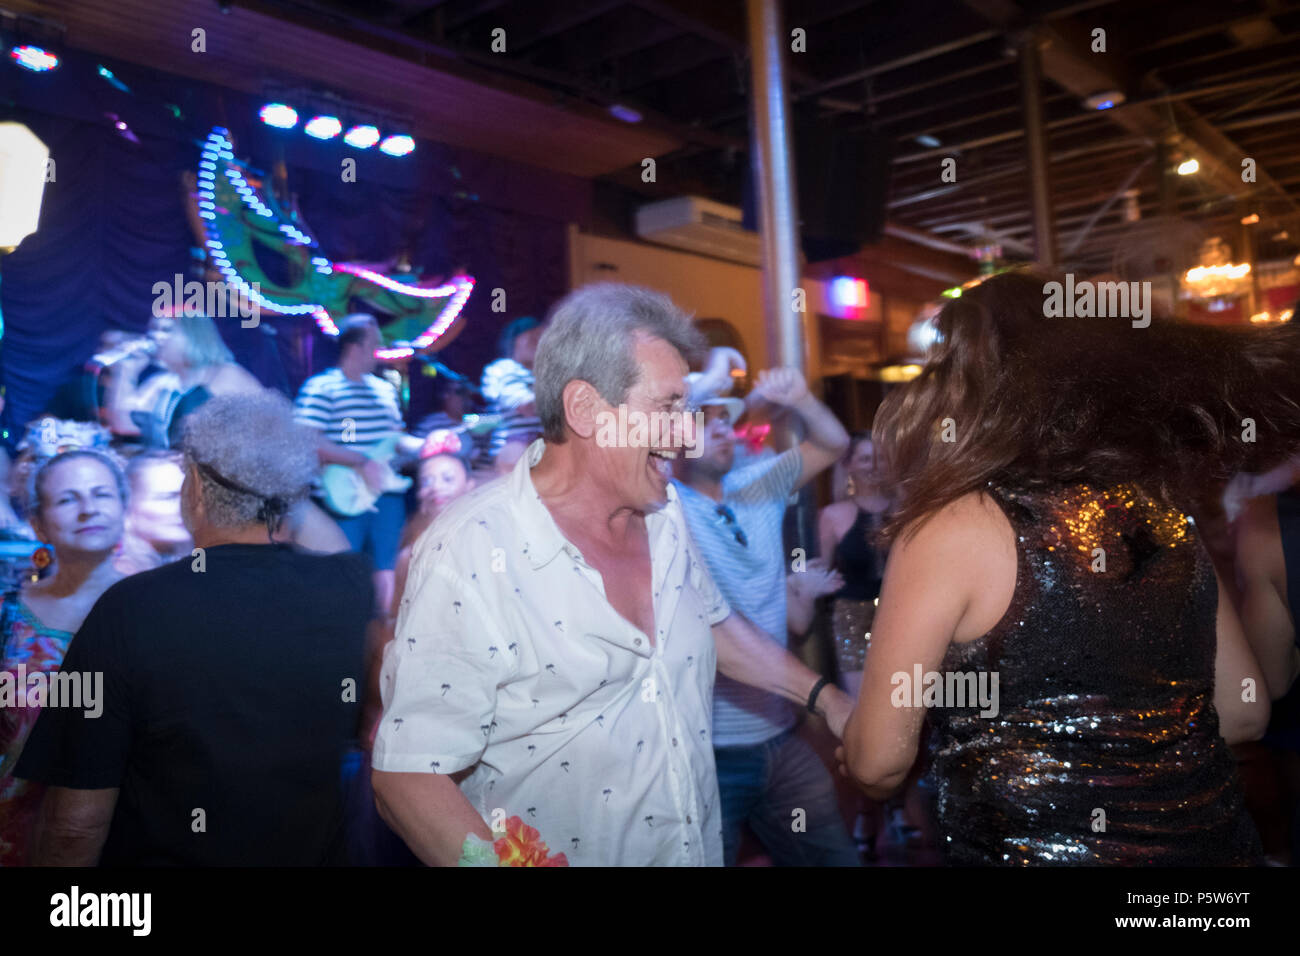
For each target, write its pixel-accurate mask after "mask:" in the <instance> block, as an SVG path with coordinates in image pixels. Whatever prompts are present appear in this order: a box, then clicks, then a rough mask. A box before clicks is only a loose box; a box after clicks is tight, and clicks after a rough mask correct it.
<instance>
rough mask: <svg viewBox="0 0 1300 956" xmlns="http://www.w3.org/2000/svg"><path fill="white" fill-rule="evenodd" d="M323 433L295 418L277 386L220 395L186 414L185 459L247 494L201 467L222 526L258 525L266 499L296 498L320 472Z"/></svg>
mask: <svg viewBox="0 0 1300 956" xmlns="http://www.w3.org/2000/svg"><path fill="white" fill-rule="evenodd" d="M317 442H318V436H317V433H316V432H315V431H313V430H312V429H310V428H308V427H307V426H306V425H300V424H298V423H297V422H295V421H294V420H293V408H292V406H290V404H289V402H288V400H286V399H285V398H284V396H282V395H280V394H278V393H276V392H272V391H266V390H263V391H258V392H250V393H243V394H238V395H218V396H217V397H216V398H212V399H210V400H208V401H206V402H204V403H203V404H202V405H200V406H199V408H198V409H197V410H195V412H194V413H193V414H192V415H189V416H188V417H187V418H186V419H185V438H184V443H183V447H184V450H185V460H186V463H187V464H188V463H193V464H196V465H206V466H208V467H209V468H211V469H212V470H214V471H216V472H217V473H218V474H220V475H221V476H222V477H223V478H225V479H227V480H228V481H229V482H231V483H233V484H237V485H239V486H241V487H244V488H247V489H249V491H251V492H254V493H255V494H256V495H258V496H261V497H256V496H255V495H254V494H245V493H243V492H240V491H235V490H233V489H232V488H227V487H223V486H222V485H221V484H219V483H218V482H217V481H215V480H213V479H212V478H211V477H209V476H208V475H205V474H203V471H202V470H200V471H199V480H200V481H201V482H202V485H201V489H202V494H203V506H204V511H205V513H206V516H207V520H208V521H210V522H211V523H212V524H214V525H217V526H218V527H223V528H237V527H241V526H243V525H247V524H253V523H256V522H258V521H261V520H262V519H261V518H260V517H259V512H261V510H262V507H263V500H264V499H266V498H280V499H283V500H284V501H285V502H293V501H296V500H298V499H300V498H303V497H305V496H306V495H307V492H308V491H309V490H310V488H311V483H312V481H313V480H314V479H315V477H316V473H317V470H318V467H319V459H318V458H317V457H316V446H317Z"/></svg>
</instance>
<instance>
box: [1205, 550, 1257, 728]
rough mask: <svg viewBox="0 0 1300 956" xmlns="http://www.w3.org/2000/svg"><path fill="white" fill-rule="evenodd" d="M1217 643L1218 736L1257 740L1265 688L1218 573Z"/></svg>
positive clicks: (1216, 692) (1215, 692) (1216, 703)
mask: <svg viewBox="0 0 1300 956" xmlns="http://www.w3.org/2000/svg"><path fill="white" fill-rule="evenodd" d="M1214 576H1215V579H1216V580H1217V581H1218V582H1219V611H1218V615H1217V618H1216V622H1215V623H1216V629H1217V632H1218V640H1217V642H1216V646H1215V652H1214V709H1215V710H1217V711H1218V712H1219V733H1220V734H1221V735H1222V736H1223V739H1224V740H1226V741H1227V742H1228V743H1230V744H1239V743H1245V742H1246V741H1249V740H1259V738H1260V737H1263V736H1264V731H1265V730H1267V729H1268V718H1269V713H1270V709H1271V708H1270V705H1269V688H1268V683H1267V682H1266V681H1265V679H1264V673H1263V671H1262V670H1260V667H1259V663H1258V662H1257V661H1256V660H1255V655H1254V653H1252V652H1251V649H1250V644H1249V643H1248V642H1247V640H1246V635H1245V634H1244V633H1243V632H1242V629H1241V621H1240V620H1238V618H1237V611H1236V609H1235V608H1234V607H1233V606H1232V596H1231V595H1230V594H1229V593H1228V588H1227V585H1225V584H1224V582H1223V578H1221V577H1220V576H1219V574H1218V572H1217V571H1216V572H1215V575H1214Z"/></svg>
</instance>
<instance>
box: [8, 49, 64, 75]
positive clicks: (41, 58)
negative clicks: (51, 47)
mask: <svg viewBox="0 0 1300 956" xmlns="http://www.w3.org/2000/svg"><path fill="white" fill-rule="evenodd" d="M9 57H10V59H12V60H13V61H14V62H15V63H17V64H18V65H19V66H21V67H22V68H23V69H24V70H31V71H32V72H33V73H47V72H49V71H50V70H53V69H54V68H55V67H57V66H58V65H59V58H58V57H57V56H55V55H54V54H53V53H50V52H49V51H47V50H44V49H42V48H41V47H38V46H31V45H30V44H26V43H24V44H23V45H22V46H16V47H14V48H13V49H12V50H10V51H9Z"/></svg>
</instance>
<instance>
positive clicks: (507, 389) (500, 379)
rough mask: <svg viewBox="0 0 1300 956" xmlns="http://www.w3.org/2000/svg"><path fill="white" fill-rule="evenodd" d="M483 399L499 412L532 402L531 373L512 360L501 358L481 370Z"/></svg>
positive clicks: (510, 410)
mask: <svg viewBox="0 0 1300 956" xmlns="http://www.w3.org/2000/svg"><path fill="white" fill-rule="evenodd" d="M483 397H484V398H485V399H486V400H487V401H488V402H490V403H491V404H492V405H494V406H495V407H496V409H497V410H498V411H501V412H513V411H514V410H515V409H517V408H519V407H520V406H522V405H527V404H528V403H529V402H531V401H533V373H532V372H530V371H529V370H528V369H527V368H526V367H525V366H524V365H522V364H521V363H519V362H516V361H515V360H514V359H508V358H501V359H497V360H496V361H495V362H493V363H492V364H490V365H489V366H488V367H487V368H485V369H483Z"/></svg>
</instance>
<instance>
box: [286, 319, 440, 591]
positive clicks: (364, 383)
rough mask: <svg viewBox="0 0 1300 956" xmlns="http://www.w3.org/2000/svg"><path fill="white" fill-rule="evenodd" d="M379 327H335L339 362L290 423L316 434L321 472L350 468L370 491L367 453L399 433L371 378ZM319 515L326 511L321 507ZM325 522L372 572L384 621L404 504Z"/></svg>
mask: <svg viewBox="0 0 1300 956" xmlns="http://www.w3.org/2000/svg"><path fill="white" fill-rule="evenodd" d="M380 343H381V339H380V337H379V325H378V323H377V322H376V321H375V318H374V316H371V315H364V314H357V315H350V316H348V317H347V318H346V319H344V320H343V322H342V324H341V326H340V329H339V361H338V365H337V366H335V367H334V368H330V369H326V370H325V371H323V372H321V373H319V374H318V375H313V376H312V377H311V378H309V379H307V381H305V382H303V383H302V388H300V389H299V390H298V399H297V401H296V402H295V403H294V418H295V419H296V420H297V421H299V422H301V423H302V424H304V425H309V426H311V427H312V428H315V429H317V430H318V431H319V432H320V433H321V437H320V445H319V448H318V451H319V454H320V460H321V464H322V465H346V466H348V467H350V468H355V469H356V470H357V471H358V472H359V473H360V475H361V477H362V478H363V479H364V481H365V483H366V485H367V486H369V488H370V489H371V491H376V492H378V491H380V490H381V489H382V488H383V485H384V479H385V477H386V474H387V472H386V470H385V468H384V463H383V462H380V461H377V460H374V459H372V458H371V457H370V456H369V455H368V454H367V453H368V452H369V451H370V450H371V449H373V448H374V447H375V446H376V445H377V444H378V443H379V442H381V441H383V440H384V439H385V438H388V437H389V436H391V435H393V434H402V433H403V432H404V431H405V422H404V420H403V417H402V405H401V400H400V398H399V397H398V394H397V389H396V388H395V387H394V386H393V384H392V383H391V382H387V381H385V380H384V379H382V378H380V377H379V376H378V375H375V374H374V371H375V367H376V365H377V364H378V361H377V359H376V358H375V350H376V349H378V348H379V346H380ZM400 447H401V448H402V449H403V450H414V449H418V447H419V440H418V439H414V438H410V437H409V436H404V438H403V441H402V442H401V443H400ZM321 504H322V506H323V507H325V509H326V510H327V511H330V509H329V507H328V505H325V503H324V502H322V503H321ZM330 514H331V515H332V517H333V518H334V520H335V521H337V522H338V524H339V527H340V528H342V529H343V533H344V534H345V535H347V538H348V542H349V543H350V544H351V545H352V550H354V551H358V552H361V553H363V554H366V555H369V557H370V560H371V561H372V562H373V564H374V568H375V598H376V600H377V602H378V607H379V608H380V610H381V611H382V612H384V613H387V611H388V608H389V605H390V604H391V603H392V596H393V566H394V564H395V562H396V558H397V549H398V544H399V543H400V541H401V537H402V525H403V523H404V522H405V520H406V501H405V496H404V495H403V494H402V493H400V492H387V493H384V494H381V495H380V496H379V500H378V501H376V502H375V506H374V510H372V511H365V512H362V513H361V514H359V515H356V516H355V517H346V516H343V515H340V514H337V513H336V512H333V511H330Z"/></svg>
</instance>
